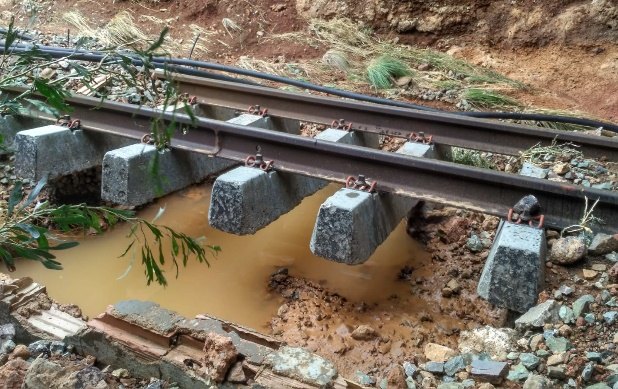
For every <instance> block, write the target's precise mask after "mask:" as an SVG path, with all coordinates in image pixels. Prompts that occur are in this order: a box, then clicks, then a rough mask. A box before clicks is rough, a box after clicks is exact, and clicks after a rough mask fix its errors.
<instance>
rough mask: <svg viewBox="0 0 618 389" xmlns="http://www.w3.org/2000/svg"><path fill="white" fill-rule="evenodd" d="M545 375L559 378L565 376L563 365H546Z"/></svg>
mask: <svg viewBox="0 0 618 389" xmlns="http://www.w3.org/2000/svg"><path fill="white" fill-rule="evenodd" d="M547 376H548V377H549V378H557V379H559V380H563V379H565V378H566V374H565V371H564V367H562V366H548V367H547Z"/></svg>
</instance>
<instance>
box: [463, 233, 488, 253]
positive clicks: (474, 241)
mask: <svg viewBox="0 0 618 389" xmlns="http://www.w3.org/2000/svg"><path fill="white" fill-rule="evenodd" d="M466 247H467V248H468V249H469V250H470V251H472V252H473V253H477V252H479V251H482V250H483V249H484V248H485V247H484V246H483V242H482V241H481V238H479V236H478V235H476V234H472V235H470V238H468V241H467V242H466Z"/></svg>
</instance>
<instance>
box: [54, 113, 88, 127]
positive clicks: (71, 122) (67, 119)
mask: <svg viewBox="0 0 618 389" xmlns="http://www.w3.org/2000/svg"><path fill="white" fill-rule="evenodd" d="M56 124H57V125H59V126H61V127H67V128H68V129H70V130H81V128H82V122H81V120H79V119H71V116H70V115H62V117H60V118H58V120H56Z"/></svg>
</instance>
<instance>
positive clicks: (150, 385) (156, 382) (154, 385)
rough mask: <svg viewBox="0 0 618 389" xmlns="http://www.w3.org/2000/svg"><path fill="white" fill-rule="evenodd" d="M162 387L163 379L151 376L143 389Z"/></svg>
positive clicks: (159, 388)
mask: <svg viewBox="0 0 618 389" xmlns="http://www.w3.org/2000/svg"><path fill="white" fill-rule="evenodd" d="M163 388H164V386H163V381H161V380H160V379H157V378H151V379H150V382H149V383H148V386H146V388H144V389H163Z"/></svg>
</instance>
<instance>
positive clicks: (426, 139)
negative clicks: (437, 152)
mask: <svg viewBox="0 0 618 389" xmlns="http://www.w3.org/2000/svg"><path fill="white" fill-rule="evenodd" d="M408 140H409V141H410V142H414V143H422V144H424V145H430V144H432V142H433V135H425V133H424V132H422V131H420V132H419V133H418V134H417V133H416V132H413V133H411V134H410V136H409V137H408Z"/></svg>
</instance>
